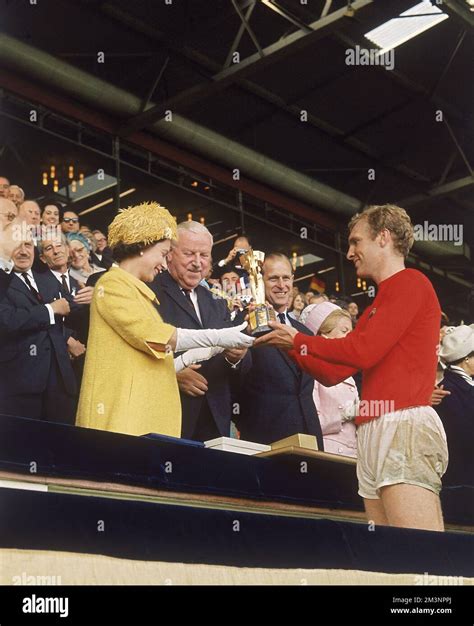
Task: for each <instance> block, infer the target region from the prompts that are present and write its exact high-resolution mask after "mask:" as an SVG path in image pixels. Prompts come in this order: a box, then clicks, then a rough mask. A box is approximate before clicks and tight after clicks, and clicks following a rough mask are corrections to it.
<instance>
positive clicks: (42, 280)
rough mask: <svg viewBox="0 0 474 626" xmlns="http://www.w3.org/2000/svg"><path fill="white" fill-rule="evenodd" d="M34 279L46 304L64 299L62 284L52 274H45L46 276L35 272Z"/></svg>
mask: <svg viewBox="0 0 474 626" xmlns="http://www.w3.org/2000/svg"><path fill="white" fill-rule="evenodd" d="M33 278H34V279H35V282H36V285H37V287H38V291H39V292H40V294H41V296H42V298H43V300H44V302H51V301H52V300H53V299H54V298H61V297H62V295H61V283H60V282H59V281H58V279H57V278H56V277H55V276H54V275H53V274H51V272H45V273H44V274H38V272H33Z"/></svg>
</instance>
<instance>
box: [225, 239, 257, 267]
mask: <svg viewBox="0 0 474 626" xmlns="http://www.w3.org/2000/svg"><path fill="white" fill-rule="evenodd" d="M249 248H250V242H249V240H248V237H246V236H245V235H241V236H240V237H237V239H236V240H235V241H234V245H233V247H232V248H231V249H230V250H229V254H228V255H227V256H226V258H225V259H221V260H220V261H219V262H218V264H217V265H218V267H226V266H227V265H230V266H232V267H237V268H241V266H240V261H239V258H238V254H237V253H238V252H239V251H240V250H248V249H249Z"/></svg>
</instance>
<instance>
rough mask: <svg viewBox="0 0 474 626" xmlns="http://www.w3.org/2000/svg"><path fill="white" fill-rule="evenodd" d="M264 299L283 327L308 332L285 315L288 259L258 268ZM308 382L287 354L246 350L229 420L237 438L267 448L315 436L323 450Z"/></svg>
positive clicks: (274, 258) (271, 257) (268, 260)
mask: <svg viewBox="0 0 474 626" xmlns="http://www.w3.org/2000/svg"><path fill="white" fill-rule="evenodd" d="M262 273H263V281H264V284H265V297H266V299H267V302H268V303H269V304H271V305H272V306H273V308H274V310H275V312H276V314H277V316H278V320H279V321H280V322H281V323H282V324H285V325H288V326H290V327H293V328H295V329H296V330H298V331H299V332H300V333H305V334H307V335H312V334H313V333H312V332H311V331H310V330H309V329H308V328H306V326H304V325H303V324H300V322H298V321H297V320H295V319H294V318H292V317H290V316H289V315H288V302H289V299H290V297H291V293H292V289H293V269H292V266H291V263H290V260H289V259H288V257H286V256H285V255H284V254H279V253H274V254H267V255H266V256H265V262H264V264H263V268H262ZM313 387H314V379H313V378H312V377H311V376H309V375H308V374H306V373H304V372H302V371H301V369H300V368H299V367H298V366H297V365H296V364H295V363H294V362H293V361H292V360H291V359H290V358H289V357H288V356H287V354H286V352H285V351H284V350H278V349H277V348H268V349H266V350H252V367H251V368H250V369H248V370H247V371H246V372H245V373H244V374H243V375H242V380H241V387H240V394H239V398H238V399H239V406H240V413H239V414H238V415H236V416H235V422H236V425H237V428H238V429H239V430H240V436H241V438H242V439H245V440H247V441H255V442H257V443H264V444H271V443H273V442H275V441H278V440H280V439H284V438H285V437H289V436H290V435H295V434H297V433H302V434H309V435H315V436H316V439H317V442H318V448H319V450H323V449H324V444H323V436H322V432H321V425H320V423H319V418H318V413H317V410H316V406H315V404H314V401H313Z"/></svg>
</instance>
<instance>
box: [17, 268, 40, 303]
mask: <svg viewBox="0 0 474 626" xmlns="http://www.w3.org/2000/svg"><path fill="white" fill-rule="evenodd" d="M21 275H22V276H23V278H24V279H25V283H26V285H27V287H28V289H29V290H30V291H31V293H32V294H33V295H34V297H35V298H36V299H37V300H38V302H43V298H42V297H41V294H40V293H39V291H37V290H36V289H35V288H34V287H33V285H32V284H31V281H30V277H29V276H28V274H27V273H26V272H22V273H21Z"/></svg>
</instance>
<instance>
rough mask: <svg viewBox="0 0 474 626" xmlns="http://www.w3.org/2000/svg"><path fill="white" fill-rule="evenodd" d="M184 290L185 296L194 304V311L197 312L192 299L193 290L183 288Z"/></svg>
mask: <svg viewBox="0 0 474 626" xmlns="http://www.w3.org/2000/svg"><path fill="white" fill-rule="evenodd" d="M182 291H183V293H184V297H185V298H186V300H187V301H188V302H189V304H190V305H191V306H192V308H193V312H194V313H196V307H195V306H194V303H193V301H192V300H191V290H190V289H183V290H182Z"/></svg>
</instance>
